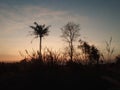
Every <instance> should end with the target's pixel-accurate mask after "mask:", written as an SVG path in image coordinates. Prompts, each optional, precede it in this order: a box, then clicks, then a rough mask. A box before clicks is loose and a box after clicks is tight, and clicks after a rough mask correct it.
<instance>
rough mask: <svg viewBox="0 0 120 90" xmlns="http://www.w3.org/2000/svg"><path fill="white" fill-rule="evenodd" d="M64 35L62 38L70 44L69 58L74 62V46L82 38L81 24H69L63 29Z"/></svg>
mask: <svg viewBox="0 0 120 90" xmlns="http://www.w3.org/2000/svg"><path fill="white" fill-rule="evenodd" d="M61 31H62V35H61V37H62V38H63V40H64V41H65V42H66V43H68V48H69V56H70V60H71V61H72V60H73V52H74V45H73V43H74V42H75V41H76V40H77V38H78V37H79V36H80V34H79V31H80V28H79V24H75V23H73V22H68V23H67V24H66V25H65V26H63V28H61Z"/></svg>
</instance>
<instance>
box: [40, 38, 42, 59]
mask: <svg viewBox="0 0 120 90" xmlns="http://www.w3.org/2000/svg"><path fill="white" fill-rule="evenodd" d="M41 44H42V37H40V48H39V49H40V53H39V59H42V54H41V49H42V45H41Z"/></svg>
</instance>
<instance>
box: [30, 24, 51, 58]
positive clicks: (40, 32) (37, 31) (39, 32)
mask: <svg viewBox="0 0 120 90" xmlns="http://www.w3.org/2000/svg"><path fill="white" fill-rule="evenodd" d="M34 24H35V26H30V27H31V28H32V29H33V30H34V31H32V34H31V35H35V37H34V38H40V47H39V58H40V59H41V56H42V54H41V49H42V37H44V36H47V35H48V32H49V31H48V30H49V27H50V26H45V24H43V25H38V23H37V22H34Z"/></svg>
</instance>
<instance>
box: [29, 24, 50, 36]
mask: <svg viewBox="0 0 120 90" xmlns="http://www.w3.org/2000/svg"><path fill="white" fill-rule="evenodd" d="M34 24H35V25H36V26H35V27H34V26H30V27H31V28H32V29H34V31H33V32H32V35H35V38H37V37H44V36H47V35H48V32H49V31H48V29H49V27H50V26H47V27H45V24H44V25H38V24H37V23H36V22H34Z"/></svg>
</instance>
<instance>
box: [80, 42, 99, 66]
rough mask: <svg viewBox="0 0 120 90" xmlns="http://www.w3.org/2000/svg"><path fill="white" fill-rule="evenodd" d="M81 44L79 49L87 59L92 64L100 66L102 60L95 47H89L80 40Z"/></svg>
mask: <svg viewBox="0 0 120 90" xmlns="http://www.w3.org/2000/svg"><path fill="white" fill-rule="evenodd" d="M79 42H80V45H78V48H79V49H81V50H82V53H83V54H84V56H85V59H86V60H89V62H90V63H94V62H96V63H97V64H98V63H99V58H100V52H99V50H98V49H97V48H96V47H95V46H94V45H89V44H88V43H87V42H86V41H83V40H79Z"/></svg>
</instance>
